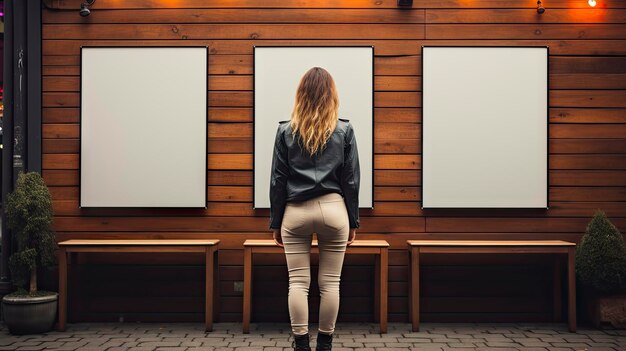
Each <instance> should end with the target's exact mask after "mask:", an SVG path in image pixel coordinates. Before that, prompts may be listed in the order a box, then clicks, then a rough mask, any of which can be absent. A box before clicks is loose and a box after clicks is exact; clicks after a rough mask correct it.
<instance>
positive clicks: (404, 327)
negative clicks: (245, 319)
mask: <svg viewBox="0 0 626 351" xmlns="http://www.w3.org/2000/svg"><path fill="white" fill-rule="evenodd" d="M315 327H316V325H315V324H312V325H311V327H310V334H311V335H312V338H311V346H312V347H313V348H314V347H315V336H316V335H315V333H316V329H315ZM377 327H378V326H377V324H369V323H338V324H337V329H336V332H335V339H334V343H333V350H337V351H341V350H350V351H352V350H358V351H369V350H371V351H374V350H390V351H394V350H424V351H430V350H451V349H453V350H455V351H464V350H468V351H469V350H492V351H509V350H511V351H516V350H526V351H535V350H541V351H548V350H550V351H566V350H593V351H602V350H615V351H617V350H626V331H624V330H604V331H603V330H596V329H592V328H585V327H579V329H578V332H577V333H569V332H567V329H566V326H565V325H564V324H543V323H541V324H535V323H532V324H530V323H506V324H487V323H478V324H474V323H454V324H453V323H423V324H422V326H421V330H420V331H419V332H415V333H414V332H411V329H410V325H409V324H407V323H390V324H389V328H388V333H387V334H379V333H378V332H377V330H378V329H377ZM291 340H292V339H291V337H290V331H289V327H288V325H287V324H277V323H259V324H255V323H253V324H252V325H251V327H250V334H243V333H241V324H238V323H217V324H215V328H214V331H213V332H211V333H205V332H204V331H203V325H202V324H201V323H121V324H120V323H76V324H69V325H68V328H67V330H66V331H65V332H62V333H61V332H57V331H51V332H49V333H45V334H41V335H24V336H13V335H10V334H9V333H8V330H7V329H6V326H5V325H3V324H2V325H0V350H66V351H72V350H82V351H100V350H106V351H118V350H123V351H149V350H156V351H193V350H197V351H200V350H209V351H213V350H216V351H217V350H234V351H254V350H258V351H275V350H280V351H283V350H291Z"/></svg>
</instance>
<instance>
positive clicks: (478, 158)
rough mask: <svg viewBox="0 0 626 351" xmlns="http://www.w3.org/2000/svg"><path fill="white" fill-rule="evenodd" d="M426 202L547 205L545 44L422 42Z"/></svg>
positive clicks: (439, 205) (432, 204)
mask: <svg viewBox="0 0 626 351" xmlns="http://www.w3.org/2000/svg"><path fill="white" fill-rule="evenodd" d="M422 73H423V77H422V78H423V79H422V94H423V101H422V119H423V124H422V207H423V208H430V207H433V208H448V207H450V208H466V207H475V208H547V207H548V48H547V47H454V46H453V47H441V46H438V47H435V46H425V47H422Z"/></svg>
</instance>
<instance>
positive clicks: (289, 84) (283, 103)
mask: <svg viewBox="0 0 626 351" xmlns="http://www.w3.org/2000/svg"><path fill="white" fill-rule="evenodd" d="M373 53H374V48H373V47H255V48H254V207H255V208H268V207H269V206H270V202H269V184H270V173H271V165H272V153H273V149H274V140H275V138H276V129H277V128H278V122H279V121H282V120H289V119H290V118H291V111H292V110H293V105H294V99H295V96H296V89H297V87H298V83H300V79H301V78H302V76H303V75H304V73H306V71H308V70H309V69H310V68H312V67H315V66H319V67H322V68H324V69H326V70H327V71H328V72H329V73H330V74H331V75H332V76H333V79H334V81H335V85H336V87H337V92H338V94H339V118H345V119H349V120H350V123H351V124H352V125H353V127H354V130H355V135H356V142H357V148H358V151H359V162H360V170H361V182H360V189H359V207H362V208H365V207H367V208H371V207H373V186H372V181H373V175H372V170H373V160H372V148H373V133H374V131H373V117H374V110H373V106H374V105H373V104H374V102H373V88H374V87H373V77H374V62H373Z"/></svg>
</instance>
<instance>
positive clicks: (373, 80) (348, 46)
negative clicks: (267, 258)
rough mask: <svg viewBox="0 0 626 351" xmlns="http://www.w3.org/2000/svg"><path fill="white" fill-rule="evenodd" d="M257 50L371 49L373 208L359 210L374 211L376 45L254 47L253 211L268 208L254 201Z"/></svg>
mask: <svg viewBox="0 0 626 351" xmlns="http://www.w3.org/2000/svg"><path fill="white" fill-rule="evenodd" d="M257 48H371V49H372V140H371V142H372V155H371V156H372V206H371V207H359V209H370V210H371V209H373V208H374V203H375V201H376V199H375V194H376V192H375V191H374V172H375V168H374V155H375V152H374V146H375V144H374V140H375V138H374V135H375V134H376V130H375V126H376V124H375V123H374V121H375V110H376V105H375V100H374V91H375V90H376V89H375V86H374V84H375V77H376V65H375V63H374V59H375V56H376V55H375V47H374V45H253V46H252V209H253V210H265V209H268V208H267V207H256V203H255V200H254V194H255V193H256V189H255V188H256V169H255V168H256V167H254V157H255V155H256V142H255V138H256V89H255V86H256V84H255V82H256V75H255V70H256V49H257Z"/></svg>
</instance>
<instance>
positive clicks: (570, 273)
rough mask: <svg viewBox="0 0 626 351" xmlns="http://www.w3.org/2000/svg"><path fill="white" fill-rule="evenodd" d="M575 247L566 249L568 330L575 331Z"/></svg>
mask: <svg viewBox="0 0 626 351" xmlns="http://www.w3.org/2000/svg"><path fill="white" fill-rule="evenodd" d="M575 255H576V248H575V247H570V248H568V250H567V291H568V293H567V300H568V301H567V303H568V305H569V308H568V326H569V331H570V332H572V333H574V332H576V273H575V270H574V260H575Z"/></svg>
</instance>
